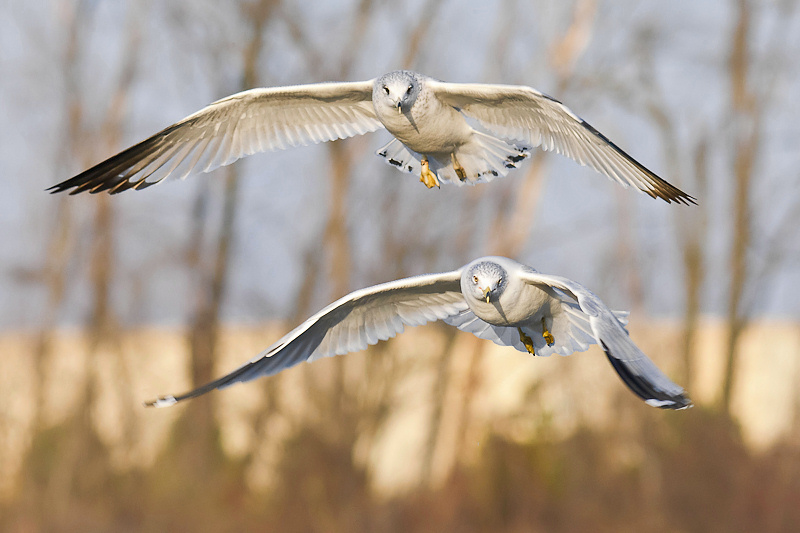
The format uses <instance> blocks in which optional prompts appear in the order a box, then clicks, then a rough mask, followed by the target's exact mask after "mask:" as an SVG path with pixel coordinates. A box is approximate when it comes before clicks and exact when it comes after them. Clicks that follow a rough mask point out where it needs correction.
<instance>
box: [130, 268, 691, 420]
mask: <svg viewBox="0 0 800 533" xmlns="http://www.w3.org/2000/svg"><path fill="white" fill-rule="evenodd" d="M626 317H627V313H624V312H614V311H611V310H610V309H609V308H608V307H607V306H606V305H605V304H604V303H603V302H602V300H600V298H598V297H597V296H595V295H594V294H593V293H592V292H591V291H589V290H588V289H586V288H585V287H583V286H582V285H579V284H578V283H576V282H574V281H571V280H569V279H566V278H562V277H559V276H550V275H546V274H540V273H538V272H537V271H535V270H534V269H532V268H530V267H528V266H526V265H523V264H521V263H518V262H516V261H514V260H512V259H508V258H505V257H483V258H480V259H476V260H475V261H473V262H471V263H469V264H468V265H466V266H464V267H462V268H460V269H458V270H454V271H453V272H444V273H440V274H425V275H421V276H414V277H410V278H405V279H399V280H396V281H390V282H388V283H383V284H380V285H375V286H373V287H368V288H366V289H361V290H358V291H355V292H352V293H350V294H348V295H347V296H345V297H343V298H341V299H339V300H337V301H335V302H334V303H332V304H330V305H329V306H328V307H326V308H325V309H323V310H322V311H320V312H318V313H317V314H315V315H314V316H312V317H311V318H309V319H308V320H306V321H305V322H303V323H302V324H300V325H299V326H298V327H296V328H295V329H293V330H292V331H290V332H289V333H288V334H286V335H285V336H284V337H283V338H282V339H280V340H279V341H278V342H276V343H275V344H273V345H272V346H270V347H269V348H267V349H266V350H264V351H263V352H261V353H260V354H258V355H257V356H256V357H254V358H253V359H251V360H250V361H248V362H247V363H245V364H244V365H242V366H240V367H239V368H237V369H236V370H234V371H233V372H230V373H229V374H227V375H225V376H223V377H221V378H219V379H217V380H214V381H212V382H210V383H208V384H206V385H203V386H201V387H199V388H197V389H195V390H193V391H190V392H187V393H184V394H180V395H178V396H162V397H160V398H158V399H156V400H153V401H150V402H147V403H146V404H145V405H147V406H152V407H166V406H169V405H173V404H175V403H177V402H180V401H183V400H186V399H189V398H194V397H196V396H200V395H201V394H205V393H207V392H209V391H211V390H214V389H221V388H224V387H227V386H229V385H232V384H234V383H237V382H240V381H241V382H244V381H250V380H252V379H256V378H258V377H260V376H269V375H272V374H276V373H278V372H280V371H281V370H283V369H285V368H289V367H292V366H294V365H296V364H298V363H300V362H302V361H309V362H310V361H315V360H317V359H319V358H321V357H327V356H333V355H341V354H346V353H349V352H355V351H359V350H363V349H364V348H366V347H367V345H370V344H376V343H377V342H378V341H379V340H386V339H388V338H390V337H394V336H395V335H396V334H398V333H401V332H402V331H403V328H404V326H406V325H408V326H416V325H420V324H424V323H426V322H429V321H434V320H444V321H445V322H446V323H448V324H450V325H453V326H456V327H458V328H459V329H461V330H463V331H467V332H469V333H472V334H474V335H476V336H477V337H479V338H481V339H488V340H491V341H493V342H495V343H496V344H499V345H501V346H511V347H513V348H516V349H517V350H519V351H521V352H527V353H530V354H533V355H541V356H547V355H551V354H554V353H556V354H561V355H569V354H571V353H573V352H582V351H585V350H587V349H588V348H589V345H591V344H599V345H600V346H601V347H602V348H603V350H605V353H606V355H607V356H608V360H609V361H610V362H611V366H612V367H614V370H616V371H617V374H618V375H619V377H620V378H621V379H622V381H623V382H624V383H625V384H626V385H627V386H628V388H630V389H631V390H632V391H633V392H634V394H636V395H637V396H639V397H640V398H642V399H643V400H644V401H645V402H647V403H648V404H650V405H652V406H655V407H660V408H663V409H685V408H687V407H690V406H691V405H692V402H691V400H690V399H689V398H688V396H687V395H686V394H685V392H684V390H683V389H682V388H681V387H680V386H678V385H676V384H675V383H673V382H672V381H671V380H670V379H669V378H668V377H667V376H666V375H664V373H662V372H661V370H659V369H658V367H656V365H655V364H653V362H652V361H651V360H650V359H648V357H647V356H646V355H645V354H644V353H642V351H641V350H639V348H637V347H636V345H635V344H634V343H633V341H632V340H631V339H630V337H629V336H628V332H627V331H626V329H625V327H624V324H626V323H627V320H626Z"/></svg>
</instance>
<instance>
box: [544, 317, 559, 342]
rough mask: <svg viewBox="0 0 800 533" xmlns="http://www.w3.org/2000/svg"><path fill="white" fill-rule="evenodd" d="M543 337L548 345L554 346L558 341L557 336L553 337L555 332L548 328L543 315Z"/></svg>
mask: <svg viewBox="0 0 800 533" xmlns="http://www.w3.org/2000/svg"><path fill="white" fill-rule="evenodd" d="M542 337H544V341H545V342H546V343H547V345H548V346H552V345H553V344H555V342H556V338H555V337H553V334H552V333H550V332H549V331H548V330H547V323H546V322H545V320H544V317H542Z"/></svg>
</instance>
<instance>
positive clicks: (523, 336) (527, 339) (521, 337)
mask: <svg viewBox="0 0 800 533" xmlns="http://www.w3.org/2000/svg"><path fill="white" fill-rule="evenodd" d="M517 331H519V340H520V341H521V342H522V344H524V345H525V349H526V350H528V353H529V354H531V355H536V354H535V353H534V352H533V339H531V338H530V337H528V336H527V335H526V334H525V332H524V331H522V328H517Z"/></svg>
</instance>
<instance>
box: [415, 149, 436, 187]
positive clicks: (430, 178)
mask: <svg viewBox="0 0 800 533" xmlns="http://www.w3.org/2000/svg"><path fill="white" fill-rule="evenodd" d="M419 181H421V182H422V183H424V184H425V186H426V187H427V188H429V189H432V188H433V187H439V180H438V179H436V174H434V173H433V172H431V167H430V165H429V164H428V158H427V157H424V156H423V157H422V172H421V173H420V176H419Z"/></svg>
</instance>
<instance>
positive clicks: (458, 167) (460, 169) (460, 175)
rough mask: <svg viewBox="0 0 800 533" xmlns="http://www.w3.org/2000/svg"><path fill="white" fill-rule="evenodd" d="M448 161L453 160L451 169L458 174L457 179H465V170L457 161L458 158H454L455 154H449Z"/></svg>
mask: <svg viewBox="0 0 800 533" xmlns="http://www.w3.org/2000/svg"><path fill="white" fill-rule="evenodd" d="M450 161H452V162H453V170H455V171H456V176H458V179H460V180H461V181H464V180H466V179H467V171H466V170H464V167H462V166H461V163H459V162H458V159H456V154H450Z"/></svg>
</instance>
